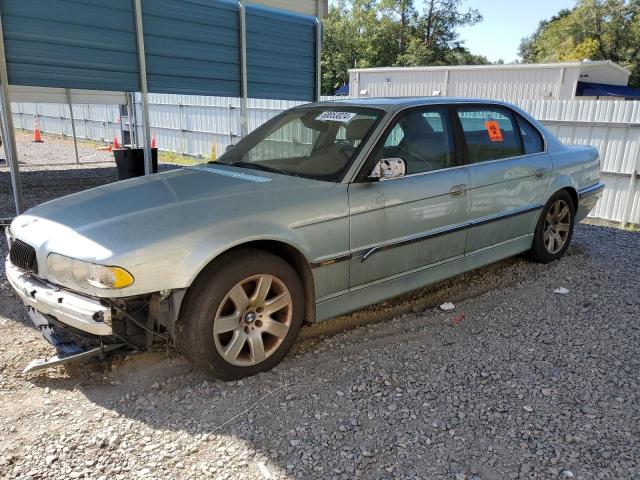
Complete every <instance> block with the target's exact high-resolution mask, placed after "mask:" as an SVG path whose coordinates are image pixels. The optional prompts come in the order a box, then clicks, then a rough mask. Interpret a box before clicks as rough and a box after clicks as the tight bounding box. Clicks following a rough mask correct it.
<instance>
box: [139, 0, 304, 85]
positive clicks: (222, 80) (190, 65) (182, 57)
mask: <svg viewBox="0 0 640 480" xmlns="http://www.w3.org/2000/svg"><path fill="white" fill-rule="evenodd" d="M142 11H143V12H144V17H143V30H144V46H145V54H146V64H147V85H148V89H149V91H150V92H161V93H183V94H191V95H206V94H208V95H219V96H225V97H226V96H228V97H239V96H240V95H241V93H240V44H239V41H238V39H239V38H240V23H239V21H240V20H239V10H238V2H236V1H232V0H189V1H185V0H182V1H179V2H176V1H175V0H143V1H142ZM265 45H267V48H269V47H271V46H272V45H271V44H270V42H269V41H265ZM134 90H137V89H134ZM307 98H313V97H307Z"/></svg>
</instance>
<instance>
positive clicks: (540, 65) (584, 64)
mask: <svg viewBox="0 0 640 480" xmlns="http://www.w3.org/2000/svg"><path fill="white" fill-rule="evenodd" d="M599 65H606V66H609V67H611V68H615V69H616V70H619V71H621V72H624V73H626V74H627V75H630V74H631V72H630V71H629V70H627V69H626V68H624V67H623V66H622V65H618V64H617V63H615V62H612V61H611V60H598V61H582V62H561V63H510V64H503V65H498V64H492V65H451V66H449V65H438V66H427V67H376V68H354V69H350V70H349V72H350V73H351V72H354V73H357V72H397V71H412V72H420V71H438V70H440V71H444V70H513V69H540V68H566V67H569V68H570V67H592V66H599Z"/></svg>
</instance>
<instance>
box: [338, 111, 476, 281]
mask: <svg viewBox="0 0 640 480" xmlns="http://www.w3.org/2000/svg"><path fill="white" fill-rule="evenodd" d="M385 158H386V159H390V158H400V159H402V160H404V162H405V165H406V174H405V176H403V177H399V178H395V179H390V180H381V181H378V182H374V181H367V180H366V179H365V180H363V181H361V182H359V183H353V184H351V185H350V186H349V207H350V214H351V227H350V228H351V235H350V245H351V251H352V252H353V253H354V255H353V257H352V260H351V275H350V282H349V283H350V287H351V288H358V287H363V286H366V285H370V284H372V283H376V282H380V281H383V280H386V279H392V278H397V277H400V276H402V275H403V274H407V273H410V272H415V271H419V270H421V269H424V268H427V267H429V266H431V265H434V264H438V263H440V262H443V261H447V260H449V259H453V258H456V257H461V256H463V255H464V247H465V241H466V236H467V232H466V230H465V228H464V227H465V225H466V223H467V220H468V197H467V195H466V188H467V184H468V182H469V177H468V171H467V168H466V167H465V166H461V165H459V163H458V162H459V160H458V158H457V155H456V152H455V149H454V135H453V132H452V128H451V122H450V118H449V113H448V110H447V109H446V108H444V107H428V108H426V107H420V108H414V109H410V110H407V111H405V112H403V113H401V114H399V115H398V117H397V119H396V120H395V122H394V123H393V124H392V125H391V126H390V128H389V129H388V130H387V132H386V133H385V134H384V135H383V137H382V139H381V140H380V142H379V144H378V145H377V147H376V148H375V149H374V151H373V154H372V157H371V158H370V159H369V162H368V163H367V164H366V165H365V167H364V168H365V169H366V170H365V172H370V171H371V170H372V169H373V167H374V166H375V164H376V163H377V162H378V161H379V160H381V159H385Z"/></svg>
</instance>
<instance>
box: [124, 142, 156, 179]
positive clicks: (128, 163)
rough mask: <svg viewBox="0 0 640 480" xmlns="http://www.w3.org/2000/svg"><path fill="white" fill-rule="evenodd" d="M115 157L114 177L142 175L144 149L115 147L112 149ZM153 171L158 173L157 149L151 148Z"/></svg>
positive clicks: (125, 177)
mask: <svg viewBox="0 0 640 480" xmlns="http://www.w3.org/2000/svg"><path fill="white" fill-rule="evenodd" d="M113 156H114V158H115V159H116V171H117V174H116V179H117V180H126V179H127V178H134V177H142V176H143V175H144V149H142V148H116V149H115V150H114V151H113ZM151 157H152V162H153V173H158V149H157V148H152V149H151Z"/></svg>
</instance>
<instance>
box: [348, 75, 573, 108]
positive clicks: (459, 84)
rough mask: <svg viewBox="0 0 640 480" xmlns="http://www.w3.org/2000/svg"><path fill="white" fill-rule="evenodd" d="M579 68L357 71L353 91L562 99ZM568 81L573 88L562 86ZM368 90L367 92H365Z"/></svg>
mask: <svg viewBox="0 0 640 480" xmlns="http://www.w3.org/2000/svg"><path fill="white" fill-rule="evenodd" d="M578 70H579V68H564V74H563V68H561V67H558V68H549V67H545V68H538V69H535V68H527V69H524V68H522V69H518V68H505V69H487V70H482V69H456V68H451V69H449V70H445V69H430V68H427V69H398V70H396V69H392V68H391V69H388V70H373V71H354V72H351V75H350V82H351V83H350V85H351V88H350V91H351V95H354V96H358V95H359V96H366V97H424V96H432V95H434V92H440V93H439V94H440V95H442V96H451V97H467V98H494V99H495V98H500V99H503V100H511V101H517V100H519V99H523V98H535V99H554V98H555V99H558V98H571V97H572V95H573V89H575V87H574V83H573V76H574V74H575V72H577V71H578ZM562 78H565V79H566V81H565V82H564V83H568V84H570V86H571V88H569V89H565V88H562V86H561V85H563V82H562ZM364 91H366V93H362V92H364Z"/></svg>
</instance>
